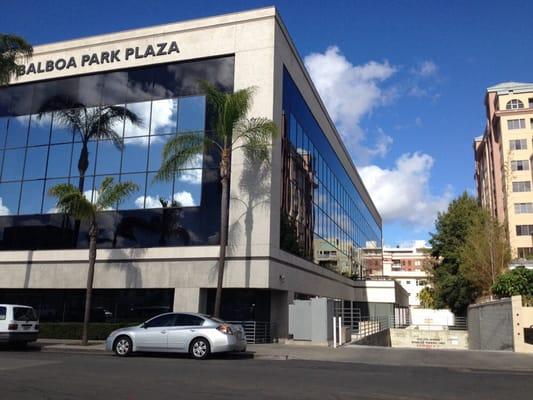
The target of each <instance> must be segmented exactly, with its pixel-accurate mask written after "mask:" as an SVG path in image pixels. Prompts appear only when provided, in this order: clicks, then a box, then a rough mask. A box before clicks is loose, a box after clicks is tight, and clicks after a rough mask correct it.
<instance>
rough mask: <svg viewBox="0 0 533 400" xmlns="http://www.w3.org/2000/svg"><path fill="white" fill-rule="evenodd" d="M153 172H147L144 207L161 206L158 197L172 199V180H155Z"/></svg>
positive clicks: (168, 200) (169, 200)
mask: <svg viewBox="0 0 533 400" xmlns="http://www.w3.org/2000/svg"><path fill="white" fill-rule="evenodd" d="M154 178H155V173H149V174H148V183H147V185H146V200H145V208H161V202H160V201H159V199H163V200H165V201H167V202H169V203H170V202H171V201H172V182H156V181H155V180H154Z"/></svg>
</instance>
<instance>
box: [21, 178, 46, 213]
mask: <svg viewBox="0 0 533 400" xmlns="http://www.w3.org/2000/svg"><path fill="white" fill-rule="evenodd" d="M43 189H44V180H42V179H41V180H38V181H26V182H22V193H21V195H20V209H19V214H40V213H41V203H42V199H43Z"/></svg>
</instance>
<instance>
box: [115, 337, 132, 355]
mask: <svg viewBox="0 0 533 400" xmlns="http://www.w3.org/2000/svg"><path fill="white" fill-rule="evenodd" d="M132 349H133V343H132V342H131V339H130V338H129V337H127V336H120V337H119V338H118V339H117V340H115V345H114V346H113V351H114V352H115V354H116V355H117V356H120V357H127V356H129V355H130V354H131V353H132Z"/></svg>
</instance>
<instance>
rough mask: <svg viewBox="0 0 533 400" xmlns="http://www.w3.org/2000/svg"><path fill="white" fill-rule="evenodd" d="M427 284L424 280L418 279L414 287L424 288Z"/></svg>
mask: <svg viewBox="0 0 533 400" xmlns="http://www.w3.org/2000/svg"><path fill="white" fill-rule="evenodd" d="M427 284H428V283H427V281H426V280H424V279H418V280H417V281H416V286H426V285H427Z"/></svg>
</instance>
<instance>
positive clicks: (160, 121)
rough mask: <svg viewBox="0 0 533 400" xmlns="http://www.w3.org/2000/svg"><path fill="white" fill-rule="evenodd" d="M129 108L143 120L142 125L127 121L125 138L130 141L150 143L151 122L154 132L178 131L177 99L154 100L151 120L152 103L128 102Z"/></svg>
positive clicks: (144, 144)
mask: <svg viewBox="0 0 533 400" xmlns="http://www.w3.org/2000/svg"><path fill="white" fill-rule="evenodd" d="M127 107H128V109H129V110H131V111H133V112H134V113H136V114H137V115H138V116H139V117H140V118H141V120H142V123H141V124H140V125H133V124H132V123H131V122H129V121H126V126H125V129H124V138H125V139H128V143H132V144H137V145H140V146H146V145H148V137H146V136H145V137H143V136H144V135H148V132H149V129H150V124H151V125H152V132H153V133H161V132H165V133H171V132H175V131H176V110H177V106H176V100H175V99H166V100H157V101H154V102H153V112H152V118H151V120H150V103H149V102H142V103H132V104H128V106H127Z"/></svg>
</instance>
